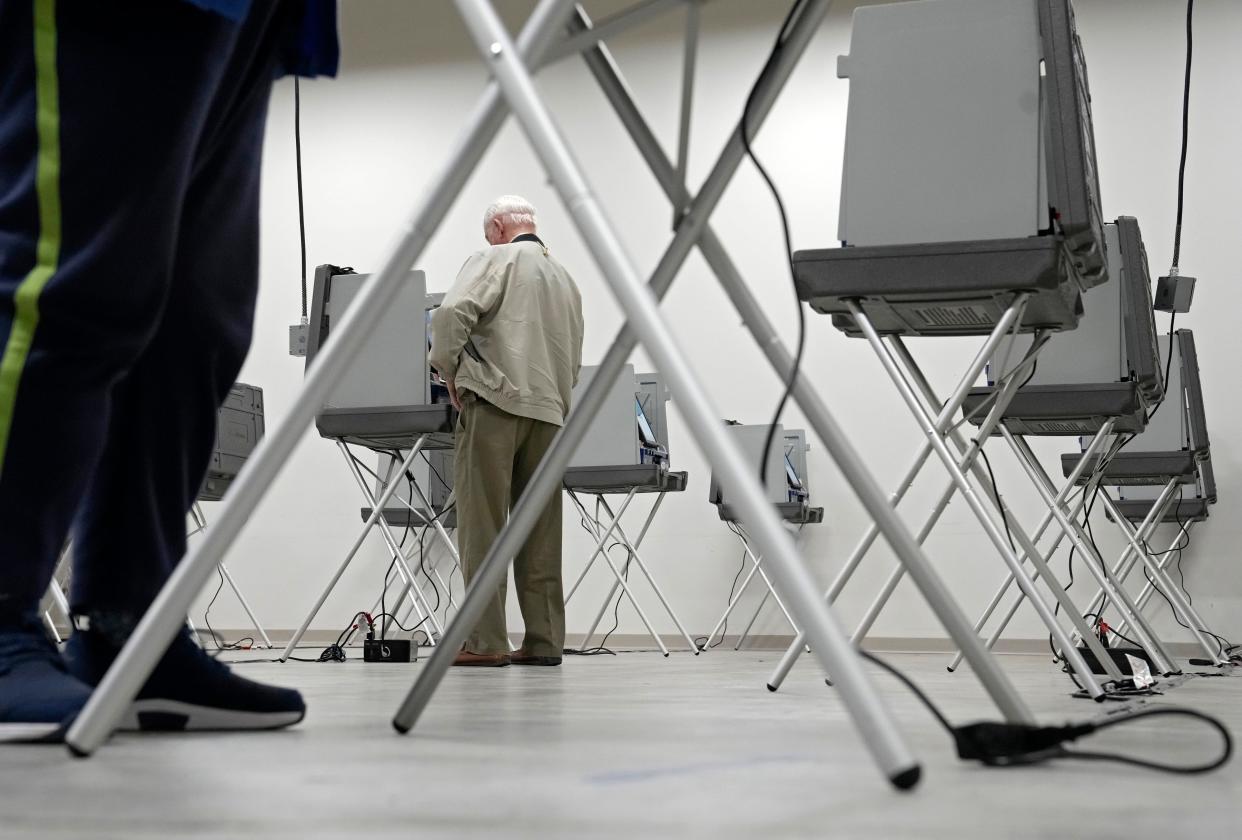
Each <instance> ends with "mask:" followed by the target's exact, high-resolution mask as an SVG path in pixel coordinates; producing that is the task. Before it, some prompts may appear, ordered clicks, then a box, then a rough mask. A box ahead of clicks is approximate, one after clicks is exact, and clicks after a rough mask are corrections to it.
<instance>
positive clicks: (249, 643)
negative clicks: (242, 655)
mask: <svg viewBox="0 0 1242 840" xmlns="http://www.w3.org/2000/svg"><path fill="white" fill-rule="evenodd" d="M216 574H217V575H218V576H219V577H220V583H219V584H217V586H216V591H215V592H213V593H212V595H211V600H210V601H208V602H207V608H206V609H204V610H203V624H205V625H207V632H208V634H210V636H211V640H212V642H213V643H214V644H215V646H216V651H217V653H223V652H224V651H227V650H250V649H251V648H252V647H254V644H255V641H254V637H253V636H245V637H243V638H240V639H238V640H237V641H235V642H228V641H223V639H224V637H223V636H222V635H221V634H219V633H217V632H216V630H215V629H214V628H213V627H212V626H211V608H212V607H214V606H215V604H216V599H217V598H219V597H220V591H221V590H222V589H224V572H223V571H222V570H221V569H220V568H218V567H217V568H216Z"/></svg>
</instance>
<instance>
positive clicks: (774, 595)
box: [733, 565, 798, 650]
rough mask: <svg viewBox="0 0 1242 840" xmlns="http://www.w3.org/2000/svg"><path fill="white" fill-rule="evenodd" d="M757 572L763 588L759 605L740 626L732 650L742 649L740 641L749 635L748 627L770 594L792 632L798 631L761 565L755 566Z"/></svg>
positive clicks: (761, 609) (753, 623)
mask: <svg viewBox="0 0 1242 840" xmlns="http://www.w3.org/2000/svg"><path fill="white" fill-rule="evenodd" d="M755 568H756V570H757V571H758V572H759V577H760V578H762V579H763V583H764V586H765V587H766V589H765V590H764V593H763V597H762V598H760V599H759V606H757V607H755V612H754V614H753V615H751V617H750V621H748V622H746V626H745V627H744V628H742V633H741V635H739V636H738V637H737V642H736V643H735V644H734V645H733V649H734V650H741V649H742V642H744V641H745V640H746V637H747V636H749V635H750V629H751V628H752V627H754V626H755V621H757V620H758V618H759V613H761V612H763V606H764V604H766V603H767V602H768V597H769V596H770V597H771V598H772V600H774V601H775V602H776V606H777V608H778V609H779V610H780V611H781V612H782V613H784V615H785V620H786V621H788V622H789V626H790V627H791V628H793V631H794V634H795V635H796V634H797V633H798V623H797V622H796V621H794V619H793V616H792V615H790V614H789V610H787V609H785V603H784V602H783V601H782V600H781V596H780V595H779V594H778V593H777V591H776V588H775V587H774V586H773V585H772V581H771V580H769V579H768V575H767V572H765V571H764V570H763V566H762V565H759V566H756V567H755Z"/></svg>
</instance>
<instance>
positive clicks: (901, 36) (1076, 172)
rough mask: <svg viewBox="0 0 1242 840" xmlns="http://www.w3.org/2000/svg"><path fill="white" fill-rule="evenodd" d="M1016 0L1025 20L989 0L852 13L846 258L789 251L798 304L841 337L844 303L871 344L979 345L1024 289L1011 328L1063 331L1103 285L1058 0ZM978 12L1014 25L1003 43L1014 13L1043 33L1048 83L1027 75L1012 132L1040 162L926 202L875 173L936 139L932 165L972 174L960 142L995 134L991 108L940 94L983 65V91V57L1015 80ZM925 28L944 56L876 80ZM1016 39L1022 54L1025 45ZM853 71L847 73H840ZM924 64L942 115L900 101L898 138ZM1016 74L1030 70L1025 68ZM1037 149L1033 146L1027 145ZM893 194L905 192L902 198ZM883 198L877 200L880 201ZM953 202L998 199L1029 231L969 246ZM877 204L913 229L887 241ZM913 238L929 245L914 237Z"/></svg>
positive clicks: (1091, 157) (1075, 78)
mask: <svg viewBox="0 0 1242 840" xmlns="http://www.w3.org/2000/svg"><path fill="white" fill-rule="evenodd" d="M1027 2H1031V3H1033V4H1034V5H1035V9H1034V11H1035V14H1034V15H1031V14H1029V13H1028V12H1027V11H1026V7H1024V6H1022V5H1021V4H1020V3H1017V2H1016V0H1006V6H1005V7H1004V9H1001V7H1000V4H999V3H997V2H994V0H973V2H972V0H927V2H925V3H897V4H891V5H879V6H864V7H860V8H859V9H858V10H857V11H856V12H855V38H854V39H853V41H852V42H851V50H852V54H851V55H850V56H848V57H843V59H842V62H843V64H844V67H845V71H844V73H843V75H848V76H849V77H850V79H851V86H850V112H849V117H848V122H847V137H846V168H845V172H844V174H843V177H842V206H841V220H842V222H841V224H842V237H841V238H842V244H843V245H844V246H845V247H841V248H828V249H816V250H805V251H798V252H797V253H795V255H794V266H795V281H796V285H797V287H798V293H799V297H801V299H803V300H805V301H808V302H809V303H810V304H811V306H812V308H814V309H815V310H816V311H819V312H822V313H825V314H831V315H832V316H833V325H834V326H835V327H837V328H838V329H840V330H842V331H844V332H845V333H846V334H848V335H852V336H857V335H861V331H860V329H859V328H858V326H857V325H856V324H855V323H854V320H853V317H852V316H851V315H850V314H849V312H848V309H847V307H846V303H847V302H849V301H854V302H857V303H859V305H860V306H861V308H862V309H863V311H864V312H865V313H866V314H867V316H868V318H869V319H870V320H871V321H872V323H873V324H874V325H875V327H876V329H877V330H878V331H879V332H881V333H895V334H903V335H978V334H981V333H986V332H988V331H990V330H991V329H992V328H993V327H994V326H995V324H996V322H997V320H998V319H999V318H1000V317H1001V315H1002V313H1003V312H1004V311H1005V309H1006V307H1007V306H1008V305H1009V302H1010V301H1011V300H1012V298H1013V296H1014V295H1015V294H1016V293H1018V292H1021V291H1027V292H1031V293H1032V297H1031V299H1030V302H1029V304H1028V306H1027V308H1026V311H1025V312H1024V315H1023V319H1022V328H1023V330H1026V331H1030V330H1034V329H1054V330H1063V329H1073V328H1074V327H1075V326H1076V325H1077V323H1078V319H1079V316H1080V315H1081V313H1082V307H1081V302H1080V300H1079V294H1080V292H1082V291H1085V290H1086V289H1089V288H1091V287H1093V286H1096V285H1098V284H1100V283H1102V282H1104V281H1105V280H1106V278H1107V276H1108V274H1107V257H1106V248H1105V240H1104V226H1103V222H1102V218H1103V217H1102V214H1101V211H1100V190H1099V179H1098V176H1097V172H1096V164H1095V141H1094V134H1093V129H1092V125H1091V98H1090V95H1089V94H1088V90H1087V72H1086V62H1085V60H1084V58H1083V53H1082V45H1081V43H1080V41H1079V39H1078V35H1077V32H1076V31H1075V26H1074V14H1073V9H1072V7H1071V6H1070V3H1069V0H1027ZM998 9H1000V11H998ZM984 13H986V14H987V15H1002V16H1003V15H1005V14H1010V15H1011V16H1012V17H1013V18H1014V20H1013V21H1010V20H1005V21H1002V22H1001V23H998V24H997V25H998V26H1004V27H1008V28H1007V29H1006V30H1005V31H1007V32H1009V33H1010V34H1015V32H1014V27H1016V26H1018V24H1017V23H1015V22H1014V21H1016V20H1017V19H1018V18H1019V17H1021V18H1022V22H1021V26H1024V27H1025V26H1032V25H1037V26H1038V30H1039V31H1038V41H1039V52H1040V54H1041V56H1042V61H1043V65H1044V67H1045V74H1044V77H1043V78H1042V80H1041V79H1039V77H1038V68H1037V67H1035V66H1032V67H1031V68H1030V70H1029V73H1030V74H1034V75H1033V76H1027V77H1025V78H1026V81H1025V82H1023V83H1022V84H1023V90H1022V92H1021V94H1020V96H1026V95H1027V94H1028V93H1029V94H1030V95H1031V96H1033V97H1035V98H1037V99H1039V100H1040V102H1039V106H1038V107H1039V116H1038V119H1035V125H1034V127H1033V128H1032V129H1031V132H1026V131H1025V130H1023V131H1021V132H1019V136H1021V137H1022V138H1023V143H1024V145H1025V146H1032V147H1035V146H1042V157H1041V156H1040V155H1038V154H1036V155H1034V156H1035V157H1036V158H1037V159H1035V160H1031V161H1029V164H1027V163H1023V162H1017V163H1015V166H1021V167H1023V168H1024V169H1025V167H1026V166H1029V170H1026V171H1029V172H1030V173H1031V178H1032V180H1031V181H1030V182H1029V183H1028V184H1027V185H1026V186H1025V187H1021V188H1019V189H1017V190H1011V191H1009V192H1006V193H1004V194H999V193H998V194H997V195H993V194H992V193H991V192H989V184H988V183H987V181H988V179H987V178H986V177H982V178H980V177H976V178H975V179H974V183H966V182H959V183H955V184H952V185H948V186H946V188H945V190H944V191H942V192H941V194H940V195H938V196H931V197H929V196H928V195H927V194H926V190H925V189H924V188H923V187H922V186H921V185H919V184H918V183H917V181H918V179H917V178H914V179H912V178H909V177H904V175H905V173H902V177H900V178H897V179H896V180H894V177H893V176H892V175H891V174H889V173H888V172H887V171H886V162H888V163H896V162H901V163H902V164H903V165H908V164H909V161H910V160H925V158H926V157H927V156H926V155H924V150H923V149H922V146H923V145H926V144H928V143H929V136H928V132H939V133H938V134H936V135H934V138H931V139H934V140H935V141H936V143H935V147H936V153H935V154H936V155H941V156H942V157H943V159H946V160H947V159H948V158H952V159H953V163H954V166H952V167H947V168H950V169H951V170H952V171H953V172H954V173H955V174H956V173H957V171H958V170H960V169H961V168H962V167H963V166H969V165H970V162H971V158H970V156H971V155H972V154H973V152H972V151H971V146H972V144H974V143H975V141H976V139H977V137H978V136H980V135H983V136H990V135H991V134H993V133H994V132H995V131H996V130H997V124H996V122H995V120H994V115H993V114H991V113H990V111H989V109H988V108H987V107H986V106H984V105H981V104H979V103H971V102H963V101H962V98H963V96H962V94H961V93H960V92H958V91H957V89H956V88H957V86H955V85H954V84H952V83H951V82H952V81H953V80H954V79H955V78H957V79H959V80H960V78H961V77H960V72H961V66H962V65H963V62H967V61H980V62H982V63H981V67H980V69H979V70H978V71H977V73H976V78H977V79H978V82H979V84H978V85H977V89H978V91H980V92H986V91H987V90H989V86H988V80H986V79H981V78H978V77H979V76H981V75H982V74H983V73H984V72H986V70H987V67H988V66H989V65H988V64H987V61H998V62H1002V63H1005V70H1006V72H1007V73H1009V74H1012V73H1014V72H1015V68H1014V67H1012V66H1010V65H1011V64H1012V61H1013V59H1012V58H1009V59H1007V58H1006V57H1005V56H1004V55H997V56H993V55H991V54H985V53H984V52H983V50H984V48H988V47H990V45H989V44H988V43H987V42H988V41H989V40H991V39H993V37H994V35H995V33H996V32H998V31H1000V30H996V29H988V28H987V26H989V25H991V18H989V20H988V21H987V22H985V23H983V24H981V23H980V21H979V18H981V17H982V16H983V15H984ZM916 18H917V20H916ZM925 18H934V20H930V19H925ZM864 19H866V20H871V19H876V20H879V21H880V23H881V25H879V26H871V27H869V28H864V29H862V30H861V31H862V32H863V33H864V34H863V35H862V36H860V35H859V32H860V28H859V22H860V20H864ZM1036 21H1037V22H1036ZM927 27H934V30H933V29H928V28H927ZM931 31H935V32H936V33H937V37H938V38H939V39H941V40H939V41H936V44H937V45H939V46H940V47H941V48H942V50H941V52H939V53H935V52H932V53H928V54H925V55H923V54H920V55H918V56H915V57H913V58H907V59H906V61H907V62H909V63H910V70H909V72H908V73H907V75H906V77H905V78H901V77H895V76H894V75H892V74H891V73H889V71H886V69H885V68H886V66H887V65H888V64H889V63H891V60H892V59H893V58H894V56H900V55H901V54H902V53H903V51H906V50H907V48H908V47H910V45H911V44H912V43H915V42H914V41H912V39H915V38H917V39H918V41H917V43H924V42H926V41H928V40H930V39H925V38H923V37H922V35H923V33H925V32H931ZM955 31H961V32H963V33H966V32H967V31H969V34H963V35H962V36H961V38H959V39H958V40H959V41H960V43H957V42H952V39H951V37H949V36H946V35H945V33H946V32H949V33H952V32H955ZM1017 35H1021V32H1018V33H1016V34H1015V37H1017ZM971 39H973V40H971ZM1018 41H1019V42H1022V43H1028V42H1026V41H1023V40H1022V39H1021V38H1018ZM855 52H856V53H857V56H856V55H855V54H854V53H855ZM855 64H857V65H858V68H857V70H853V69H851V68H853V67H854V66H855ZM920 67H921V68H923V69H924V70H927V69H928V68H934V69H935V70H937V71H938V72H939V73H940V75H942V76H943V77H944V83H943V84H939V85H938V86H937V88H936V89H935V92H934V93H933V94H931V95H932V96H934V97H936V103H942V105H943V107H942V109H941V110H940V111H939V112H938V115H937V112H936V111H933V110H932V109H933V108H935V107H936V103H930V102H927V101H925V100H917V101H911V102H910V103H908V104H909V107H910V108H911V111H912V113H911V114H909V115H908V119H907V120H906V123H907V124H906V125H905V130H904V131H902V130H899V129H900V126H899V125H897V124H896V123H894V122H893V121H895V120H900V119H901V117H902V114H901V113H900V112H898V113H891V110H892V107H896V106H892V105H890V102H891V100H893V99H898V98H900V89H901V87H902V86H903V84H905V83H906V81H907V80H908V79H909V78H910V76H912V75H914V74H916V72H917V70H918V68H920ZM1017 70H1018V71H1021V72H1026V71H1025V70H1022V68H1021V67H1019V68H1017ZM886 73H887V74H888V75H886ZM955 74H957V75H956V76H955ZM1036 91H1038V92H1037V93H1036ZM993 99H994V100H996V102H997V103H1001V104H1003V105H1004V107H1009V108H1011V109H1012V107H1013V105H1014V102H1013V101H1011V99H1006V98H1005V97H1004V96H1000V98H999V99H996V96H993ZM886 109H887V110H886ZM913 112H918V113H913ZM1029 114H1030V112H1026V114H1025V115H1023V114H1015V113H1014V112H1012V111H1010V112H1009V115H1010V116H1013V117H1014V120H1016V121H1018V122H1020V123H1021V125H1022V126H1026V125H1028V124H1030V123H1031V121H1032V119H1033V118H1032V117H1031V116H1029ZM860 115H865V116H866V119H863V120H861V122H862V125H858V124H856V123H858V122H860V119H859V118H860ZM877 115H879V116H877ZM862 135H865V136H862ZM1035 138H1040V139H1041V141H1042V142H1038V143H1036V142H1034V140H1035ZM998 143H999V144H1000V147H1001V148H1003V147H1004V144H1005V140H1004V139H1003V138H1000V139H998ZM877 148H882V149H884V151H883V152H879V151H876V149H877ZM997 154H1001V153H1000V152H997ZM877 155H879V156H880V157H878V158H877ZM932 157H935V155H932ZM852 161H857V162H860V163H859V165H860V166H861V167H862V168H861V169H859V170H858V171H854V169H855V168H857V167H854V166H853V164H852ZM941 163H943V160H942V159H940V158H937V160H935V161H928V162H927V163H926V167H928V168H931V167H938V166H939V165H940V164H941ZM935 177H941V176H940V175H936V176H935ZM903 185H905V186H903ZM903 190H909V191H910V195H905V194H903V193H902V191H903ZM847 196H853V197H854V199H855V201H856V202H859V203H861V204H865V205H866V208H865V210H866V212H865V213H864V210H863V209H860V208H854V210H851V207H850V206H849V205H848V204H847V201H846V197H847ZM980 196H981V197H980ZM880 199H883V201H881V202H880V203H879V204H878V205H877V204H876V202H877V201H880ZM963 201H967V202H969V201H983V202H991V201H996V202H1001V203H1002V204H1003V206H1004V207H1005V208H1006V214H1007V215H1008V216H1012V217H1014V218H1016V219H1019V220H1020V219H1021V218H1028V219H1029V221H1028V222H1026V223H1022V224H1019V223H1011V224H1009V225H1007V226H1005V227H1004V228H1003V231H1001V230H1000V229H998V231H993V232H991V233H990V234H989V233H984V235H983V237H984V238H970V237H971V236H972V235H973V236H979V235H980V234H979V233H976V232H975V230H974V229H971V230H960V229H958V228H956V227H954V226H953V221H952V219H953V216H954V212H953V205H954V202H957V203H959V204H960V203H961V202H963ZM1015 202H1016V204H1015ZM1027 202H1029V205H1028V204H1027ZM991 206H992V205H991V204H987V205H986V206H978V207H977V208H976V209H977V210H978V211H979V212H977V213H975V215H977V216H979V217H980V218H981V219H982V220H986V219H987V217H988V216H989V215H990V214H989V213H988V212H984V211H985V210H988V209H989V208H990V207H991ZM1028 206H1029V207H1030V208H1032V209H1034V208H1036V207H1037V206H1038V207H1039V208H1040V212H1041V213H1043V214H1044V217H1043V218H1037V216H1036V215H1030V216H1025V215H1024V214H1025V213H1026V212H1027V210H1026V208H1027V207H1028ZM885 207H891V208H900V209H901V212H902V214H903V218H905V219H907V220H912V221H910V223H909V224H908V225H907V226H906V227H907V228H908V229H905V230H904V231H903V232H901V233H897V234H896V235H894V236H893V237H892V238H886V236H885ZM860 215H865V217H866V219H867V220H868V225H867V228H866V231H867V236H866V237H864V240H862V241H860V240H859V239H858V235H856V234H851V231H861V230H862V227H861V224H862V223H861V222H860V221H859V217H860ZM920 220H925V221H920ZM940 220H945V221H940ZM1015 224H1017V226H1016V227H1015ZM920 226H925V227H926V228H927V230H928V231H940V233H939V235H937V234H935V233H929V234H928V236H929V238H925V239H911V236H912V235H917V231H918V228H919V227H920ZM998 233H999V235H998ZM851 236H852V240H851Z"/></svg>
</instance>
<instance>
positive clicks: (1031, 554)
mask: <svg viewBox="0 0 1242 840" xmlns="http://www.w3.org/2000/svg"><path fill="white" fill-rule="evenodd" d="M890 343H891V344H892V349H893V352H894V354H895V356H896V358H897V359H898V360H899V361H900V362H901V363H902V365H903V366H904V369H905V371H906V373H907V375H908V377H909V379H910V380H911V381H912V382H913V383H914V385H915V386H916V387H917V388H918V390H919V392H921V393H922V395H923V398H924V400H925V401H926V403H927V405H932V404H936V403H937V398H936V394H935V392H934V390H933V389H932V387H931V383H930V382H928V380H927V377H926V375H925V374H924V373H923V371H922V369H921V368H920V367H919V365H918V363H917V362H916V361H915V360H914V357H913V356H912V355H911V354H910V351H909V350H908V349H907V348H906V346H905V344H904V342H902V340H901V339H900V338H896V337H894V338H891V339H890ZM1039 346H1040V344H1039V339H1038V338H1037V339H1036V342H1035V343H1034V344H1033V345H1032V348H1033V351H1034V350H1038V348H1039ZM1032 358H1033V354H1030V353H1029V354H1028V355H1027V361H1030V360H1031V359H1032ZM1003 367H1004V365H1002V368H1003ZM1022 369H1023V368H1022V366H1021V365H1019V366H1018V368H1017V369H1016V370H1015V371H1014V375H1013V376H1012V377H1011V378H1010V380H1009V381H1008V382H1006V385H1005V388H1003V389H1002V394H1001V398H1000V399H999V400H998V401H997V404H996V405H995V406H994V407H993V409H992V411H991V412H990V413H989V415H988V417H987V419H986V420H985V422H984V424H983V426H982V427H981V428H980V430H979V432H978V433H977V435H976V436H975V438H974V440H972V441H971V444H970V446H969V447H968V446H967V444H966V440H965V439H964V438H963V436H962V435H961V433H960V432H959V431H958V430H957V429H956V427H954V428H951V429H950V430H949V437H950V438H951V439H952V440H953V443H954V445H955V446H956V447H957V448H958V449H959V450H961V451H962V452H963V453H965V454H964V456H963V463H965V462H966V461H967V458H968V456H970V455H971V454H973V453H976V452H978V451H981V447H982V443H981V441H983V440H986V439H987V438H988V436H990V435H991V434H992V432H993V430H995V429H999V430H1000V432H1001V434H1002V435H1003V436H1008V435H1009V432H1008V429H1007V428H1005V427H1004V426H1003V425H1002V424H1001V423H1000V420H1001V417H1002V416H1003V415H1004V412H1005V410H1006V409H1007V408H1008V405H1009V403H1010V402H1011V401H1012V399H1013V396H1014V395H1015V394H1016V392H1017V388H1018V386H1019V383H1018V381H1017V376H1018V375H1020V374H1021V371H1022ZM961 469H962V471H964V470H965V469H966V467H961ZM969 469H970V471H971V473H972V474H973V476H974V478H975V481H976V482H977V483H978V484H979V485H980V486H981V487H984V488H987V489H985V490H984V494H983V495H984V496H985V498H987V499H988V500H989V501H990V502H991V503H992V504H993V506H994V507H995V508H996V510H997V512H999V513H1000V515H1001V517H1002V519H1003V520H1004V521H1006V522H1007V523H1008V530H1009V532H1010V533H1012V535H1013V538H1014V540H1015V541H1016V542H1017V544H1018V545H1019V546H1020V547H1021V549H1022V552H1023V553H1022V555H1021V556H1020V558H1019V559H1020V561H1021V560H1025V559H1029V560H1030V562H1031V565H1032V567H1033V571H1032V574H1031V576H1030V581H1031V583H1032V584H1034V583H1035V582H1036V581H1037V580H1039V579H1042V580H1043V581H1044V586H1045V587H1046V588H1047V589H1048V590H1049V592H1051V593H1052V596H1053V598H1055V599H1056V601H1057V603H1058V604H1059V605H1060V606H1061V608H1062V609H1064V610H1065V611H1066V616H1067V618H1068V619H1069V621H1070V623H1071V624H1072V625H1073V626H1074V629H1075V630H1077V631H1078V635H1079V637H1080V638H1082V639H1083V641H1084V644H1086V646H1087V647H1088V649H1090V650H1091V652H1092V653H1093V654H1094V655H1095V656H1096V659H1097V661H1098V662H1100V663H1101V667H1102V668H1103V669H1104V672H1105V674H1106V675H1107V676H1108V677H1109V678H1110V679H1112V680H1120V679H1122V678H1123V675H1122V673H1121V670H1120V669H1119V668H1118V667H1117V665H1116V664H1115V663H1114V662H1113V661H1112V659H1111V658H1110V657H1109V656H1108V653H1107V651H1105V650H1104V646H1103V644H1102V643H1101V642H1100V640H1099V639H1098V638H1096V636H1095V634H1094V633H1092V632H1090V628H1089V627H1088V626H1087V624H1086V622H1085V620H1084V619H1083V617H1082V615H1081V613H1080V611H1079V609H1078V606H1077V605H1076V604H1075V603H1074V601H1073V600H1072V599H1071V598H1070V597H1069V593H1068V592H1067V591H1066V590H1065V588H1064V587H1063V586H1061V583H1060V581H1059V580H1058V579H1057V578H1056V576H1055V575H1054V574H1053V573H1052V570H1051V569H1050V568H1049V567H1048V559H1049V558H1051V557H1052V555H1053V552H1054V551H1055V550H1056V546H1055V545H1054V546H1053V548H1052V549H1051V550H1050V551H1049V552H1048V553H1047V554H1046V555H1045V554H1043V553H1041V552H1040V551H1039V548H1038V546H1037V545H1036V540H1037V539H1038V536H1037V537H1035V538H1031V537H1030V536H1028V535H1027V533H1026V531H1025V529H1023V528H1022V526H1021V525H1020V524H1019V523H1018V521H1017V517H1016V516H1015V514H1014V512H1013V511H1012V510H1010V509H1009V506H1008V504H1007V503H1006V502H1005V499H1004V497H1003V496H1002V495H1000V494H999V493H997V492H996V491H995V490H994V489H993V488H992V485H991V474H990V473H988V472H985V470H984V466H983V465H982V464H980V463H979V461H978V460H977V459H970V463H969ZM1062 492H1064V493H1068V492H1069V491H1068V490H1065V489H1064V488H1063V491H1062ZM1015 553H1016V552H1015ZM1024 572H1025V570H1024ZM864 624H865V622H864ZM866 629H869V625H868V626H867V627H866V628H864V630H863V632H866ZM1062 653H1064V652H1062ZM1083 682H1084V684H1085V686H1086V689H1087V691H1088V693H1089V694H1091V696H1093V697H1095V698H1096V699H1099V698H1100V697H1101V695H1099V694H1096V693H1095V687H1094V683H1096V682H1097V681H1096V680H1095V679H1094V677H1090V678H1084V680H1083Z"/></svg>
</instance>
